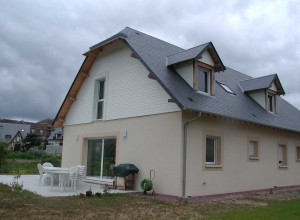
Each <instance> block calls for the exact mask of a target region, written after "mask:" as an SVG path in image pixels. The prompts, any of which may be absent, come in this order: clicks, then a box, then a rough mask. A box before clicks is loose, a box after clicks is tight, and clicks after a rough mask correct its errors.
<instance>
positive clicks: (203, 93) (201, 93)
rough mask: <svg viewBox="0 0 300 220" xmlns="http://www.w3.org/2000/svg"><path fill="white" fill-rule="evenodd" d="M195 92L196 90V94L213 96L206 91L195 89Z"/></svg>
mask: <svg viewBox="0 0 300 220" xmlns="http://www.w3.org/2000/svg"><path fill="white" fill-rule="evenodd" d="M195 92H196V93H197V94H200V95H205V96H208V97H213V96H212V95H211V94H209V93H206V92H202V91H199V90H195Z"/></svg>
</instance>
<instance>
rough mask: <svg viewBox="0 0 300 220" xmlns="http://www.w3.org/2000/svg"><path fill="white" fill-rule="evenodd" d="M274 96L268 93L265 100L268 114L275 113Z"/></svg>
mask: <svg viewBox="0 0 300 220" xmlns="http://www.w3.org/2000/svg"><path fill="white" fill-rule="evenodd" d="M275 100H276V96H275V94H272V93H268V98H267V109H268V111H269V112H274V113H275V112H276V101H275Z"/></svg>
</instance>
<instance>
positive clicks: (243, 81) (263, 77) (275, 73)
mask: <svg viewBox="0 0 300 220" xmlns="http://www.w3.org/2000/svg"><path fill="white" fill-rule="evenodd" d="M276 75H277V74H276V73H275V74H270V75H266V76H259V77H252V78H251V79H245V80H241V81H239V82H244V81H248V80H253V79H260V78H265V77H269V76H274V77H275V76H276Z"/></svg>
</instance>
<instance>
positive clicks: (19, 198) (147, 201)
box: [0, 177, 300, 220]
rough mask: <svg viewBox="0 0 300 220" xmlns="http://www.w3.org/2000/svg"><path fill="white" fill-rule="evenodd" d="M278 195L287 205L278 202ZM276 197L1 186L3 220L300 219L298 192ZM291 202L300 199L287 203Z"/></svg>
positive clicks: (0, 201) (0, 212)
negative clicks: (50, 193) (198, 198)
mask: <svg viewBox="0 0 300 220" xmlns="http://www.w3.org/2000/svg"><path fill="white" fill-rule="evenodd" d="M0 178H1V177H0ZM276 194H277V193H276ZM278 195H279V196H280V199H282V198H283V197H286V198H284V200H285V201H279V200H278V199H276V198H277V197H278ZM291 195H293V197H291ZM275 196H277V197H274V198H272V196H271V195H270V196H267V197H266V196H265V197H250V198H249V197H247V198H244V200H245V201H247V202H249V201H250V202H251V204H245V203H243V202H242V201H244V200H237V201H240V202H238V203H234V202H231V201H229V202H228V201H227V202H208V203H200V204H178V203H169V202H161V201H157V200H155V199H151V196H149V197H148V198H142V197H133V196H130V195H125V194H109V195H105V196H102V197H92V198H89V197H80V196H73V197H55V198H44V197H40V196H37V195H35V194H33V193H30V192H27V191H23V192H16V191H15V192H12V191H11V189H10V188H9V187H8V186H6V185H2V184H0V219H266V220H267V219H268V220H269V219H300V198H299V197H300V196H299V192H297V191H294V192H293V194H289V193H282V194H279V193H278V194H277V195H275ZM291 198H299V199H294V200H287V201H286V199H291ZM257 204H258V205H259V204H264V206H262V207H257Z"/></svg>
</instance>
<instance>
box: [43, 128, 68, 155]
mask: <svg viewBox="0 0 300 220" xmlns="http://www.w3.org/2000/svg"><path fill="white" fill-rule="evenodd" d="M63 138H64V131H63V129H62V128H55V129H54V131H53V132H52V133H51V134H50V136H49V137H48V144H47V146H46V152H47V153H50V154H61V153H62V147H63Z"/></svg>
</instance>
